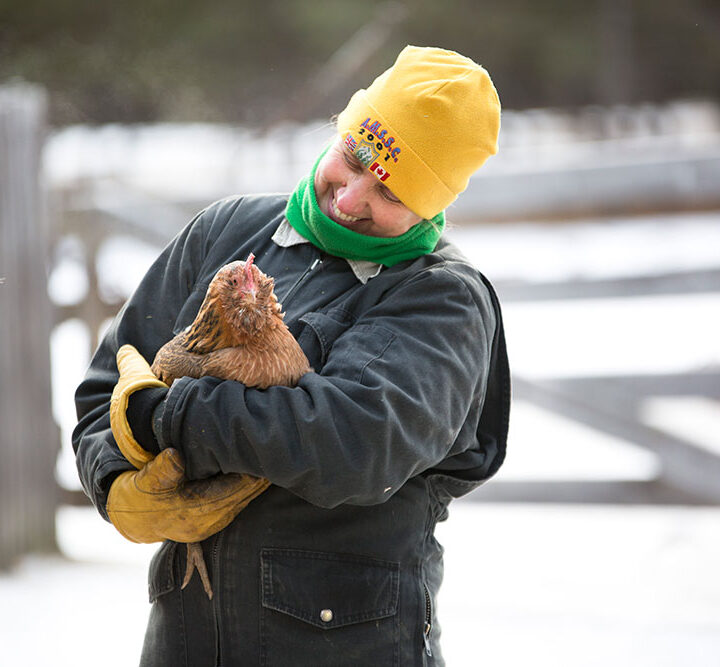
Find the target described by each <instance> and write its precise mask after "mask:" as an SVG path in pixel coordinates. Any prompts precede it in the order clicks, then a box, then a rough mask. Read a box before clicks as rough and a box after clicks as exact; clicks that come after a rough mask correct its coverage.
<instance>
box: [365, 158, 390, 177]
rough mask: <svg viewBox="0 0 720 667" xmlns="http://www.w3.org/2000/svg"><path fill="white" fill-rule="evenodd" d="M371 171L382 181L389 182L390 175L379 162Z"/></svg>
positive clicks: (371, 167) (375, 163)
mask: <svg viewBox="0 0 720 667" xmlns="http://www.w3.org/2000/svg"><path fill="white" fill-rule="evenodd" d="M370 171H372V172H373V173H374V174H375V176H377V177H378V178H379V179H380V180H381V181H387V179H388V178H390V174H389V173H388V172H387V170H386V169H383V168H382V167H381V166H380V165H379V164H378V163H377V162H373V163H372V165H371V166H370Z"/></svg>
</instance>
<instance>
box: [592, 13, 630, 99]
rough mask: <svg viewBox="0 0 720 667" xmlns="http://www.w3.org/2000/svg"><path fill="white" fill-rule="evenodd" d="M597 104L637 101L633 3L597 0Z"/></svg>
mask: <svg viewBox="0 0 720 667" xmlns="http://www.w3.org/2000/svg"><path fill="white" fill-rule="evenodd" d="M597 14H598V20H597V39H598V46H599V48H598V54H599V58H598V70H597V84H596V85H597V90H596V94H597V101H598V102H599V103H600V104H618V103H620V102H625V103H628V102H631V101H633V100H634V98H635V95H634V85H635V80H634V79H635V71H636V69H637V66H636V63H635V60H634V57H635V54H634V48H633V23H634V21H633V18H634V7H633V1H632V0H598V4H597Z"/></svg>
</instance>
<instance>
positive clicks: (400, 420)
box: [73, 47, 510, 667]
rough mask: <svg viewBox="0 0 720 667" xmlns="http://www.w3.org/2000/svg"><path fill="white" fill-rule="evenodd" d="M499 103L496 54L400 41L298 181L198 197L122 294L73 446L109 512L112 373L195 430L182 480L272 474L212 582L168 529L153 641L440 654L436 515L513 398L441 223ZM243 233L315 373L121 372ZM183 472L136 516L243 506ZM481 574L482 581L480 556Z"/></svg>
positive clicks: (334, 655) (185, 433) (349, 657)
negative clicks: (201, 201) (183, 487)
mask: <svg viewBox="0 0 720 667" xmlns="http://www.w3.org/2000/svg"><path fill="white" fill-rule="evenodd" d="M499 120H500V104H499V101H498V97H497V93H496V92H495V89H494V87H493V85H492V82H491V80H490V78H489V76H488V74H487V72H486V71H485V70H484V69H482V68H481V67H480V66H478V65H477V64H475V63H474V62H472V61H471V60H469V59H467V58H465V57H463V56H460V55H459V54H457V53H454V52H451V51H445V50H442V49H435V48H418V47H407V48H405V49H404V50H403V51H402V52H401V53H400V55H399V56H398V59H397V61H396V62H395V64H394V65H393V67H391V68H390V69H389V70H387V71H386V72H385V73H383V74H382V75H381V76H380V77H378V78H377V79H376V80H375V81H374V82H373V84H372V85H371V86H370V87H369V88H368V89H367V90H360V91H358V92H357V93H356V94H355V95H354V96H353V97H352V99H351V100H350V102H349V104H348V106H347V108H346V109H345V110H344V111H343V112H342V113H341V114H340V116H339V118H338V136H337V138H336V140H335V141H334V143H333V144H332V145H331V146H330V147H329V149H327V150H326V151H325V152H324V153H323V154H322V155H321V156H320V158H319V159H318V161H317V162H316V164H315V166H314V167H313V170H312V172H311V174H310V175H309V176H308V177H307V178H306V179H303V180H302V181H301V182H300V184H299V185H298V187H297V189H296V190H295V192H294V193H292V194H291V195H290V197H289V198H288V197H287V196H278V195H266V196H253V197H239V198H232V199H227V200H223V201H221V202H219V203H216V204H214V205H213V206H211V207H209V208H208V209H206V210H205V211H203V212H202V213H200V214H199V215H198V216H197V217H196V218H195V220H193V221H192V222H191V223H190V225H189V226H188V227H187V228H186V229H185V230H184V231H183V232H181V233H180V234H179V236H178V237H177V238H176V239H175V240H174V241H173V242H172V243H171V244H170V246H169V247H168V248H167V249H166V250H165V251H164V252H163V253H162V255H161V256H160V257H159V259H158V260H157V261H156V262H155V264H154V265H153V266H152V268H151V269H150V270H149V272H148V274H147V275H146V276H145V278H144V280H143V281H142V283H141V284H140V286H139V288H138V289H137V291H136V292H135V294H134V295H133V296H132V298H131V299H130V300H129V302H128V304H126V306H125V307H124V308H123V310H122V312H121V313H120V314H119V315H118V317H117V319H116V321H115V322H114V324H113V326H112V327H111V329H110V331H109V332H108V334H107V336H106V337H105V339H104V340H103V342H102V344H101V345H100V347H99V349H98V351H97V353H96V355H95V357H94V359H93V361H92V364H91V367H90V369H89V371H88V375H87V377H86V379H85V381H84V382H83V383H82V384H81V385H80V387H79V388H78V391H77V396H76V400H77V406H78V415H79V419H80V421H79V424H78V427H77V429H76V431H75V434H74V437H73V442H74V446H75V450H76V453H77V461H78V467H79V470H80V475H81V478H82V480H83V484H84V487H85V489H86V492H87V493H88V495H89V496H90V497H91V498H92V499H93V502H94V503H95V504H96V506H97V507H98V509H99V510H100V512H101V514H103V516H105V517H106V518H107V514H108V494H109V493H110V491H111V489H113V490H114V491H115V496H114V497H115V498H117V497H118V496H119V494H120V491H118V489H119V487H120V485H119V484H116V486H115V487H113V484H115V483H116V482H119V480H121V479H123V476H122V475H120V473H122V472H124V471H127V470H129V469H131V466H130V464H129V463H128V461H127V460H125V458H124V457H123V456H122V455H121V454H120V452H119V450H118V448H117V446H116V444H115V441H114V439H113V435H112V432H111V430H110V426H109V409H110V408H109V405H110V400H109V399H110V394H111V392H112V391H113V387H114V385H116V383H117V384H118V387H119V388H120V389H121V390H123V389H127V386H129V385H132V390H133V391H136V390H139V391H137V393H135V394H133V398H132V400H131V401H130V409H129V411H128V423H129V426H130V428H132V430H133V432H134V433H135V435H137V437H138V440H140V442H141V443H142V444H143V445H144V446H145V447H146V448H147V449H150V450H153V449H154V450H155V451H162V452H167V451H168V450H167V448H170V447H172V448H175V449H177V450H179V451H180V452H181V454H182V457H183V459H184V466H185V467H184V471H185V475H186V477H187V479H189V480H200V479H204V478H209V477H211V476H213V475H216V474H218V473H228V472H234V473H247V474H249V475H254V476H257V477H265V478H268V479H269V480H270V481H271V482H272V486H271V487H270V488H269V489H268V490H267V491H266V492H265V493H263V494H262V495H259V496H258V497H257V498H255V499H254V500H252V502H249V500H250V499H251V495H248V497H247V498H246V499H245V500H244V501H243V506H244V505H245V504H247V503H248V502H249V504H247V507H245V509H244V510H243V511H242V512H241V513H240V514H239V515H238V516H237V518H236V519H235V520H234V521H232V522H231V523H230V524H229V525H227V527H226V528H224V529H223V530H221V531H220V532H217V533H215V534H212V535H211V536H210V537H208V539H206V540H205V541H204V543H203V549H204V553H205V559H206V560H207V562H208V567H209V570H210V576H211V578H212V581H213V588H214V589H215V596H214V598H213V599H212V600H208V598H207V597H206V596H205V594H204V592H203V590H202V587H201V586H200V584H199V581H198V579H197V578H194V579H193V580H192V581H191V583H190V585H189V586H188V587H187V588H186V589H184V590H183V589H181V588H180V586H179V579H180V573H181V572H182V571H183V570H184V551H185V550H184V549H177V548H176V547H177V544H176V543H175V542H172V541H166V542H165V543H164V544H163V546H162V547H161V549H160V551H159V552H158V553H157V554H156V556H155V558H154V560H153V563H152V565H151V571H150V597H151V601H152V603H153V607H152V611H151V615H150V621H149V625H148V630H147V635H146V639H145V646H144V650H143V658H142V664H144V665H255V664H264V665H293V666H295V665H312V666H313V667H317V666H318V665H333V666H337V665H371V664H378V665H402V666H406V665H423V664H432V665H442V664H443V661H442V658H441V654H440V648H439V643H438V640H439V628H438V625H437V621H436V618H435V614H434V601H435V597H436V595H437V592H438V588H439V586H440V582H441V579H442V549H441V547H440V545H439V544H438V543H437V542H436V541H435V539H434V536H433V532H434V527H435V524H436V522H437V521H439V520H443V519H444V518H445V517H446V516H447V506H448V504H449V502H450V500H451V499H452V498H453V497H458V496H461V495H463V494H465V493H467V492H469V491H470V490H472V489H473V488H475V487H476V486H477V485H479V484H480V483H482V482H483V481H484V480H486V479H488V478H489V477H490V476H492V475H493V474H494V473H495V472H496V471H497V469H498V468H499V466H500V465H501V463H502V460H503V457H504V452H505V438H506V433H507V420H508V411H509V398H510V387H509V375H508V368H507V359H506V354H505V344H504V339H503V331H502V323H501V317H500V309H499V306H498V303H497V300H496V298H495V295H494V292H493V290H492V288H491V286H490V285H489V283H488V282H487V281H486V279H485V278H484V277H483V276H482V275H480V274H479V273H478V272H477V271H476V270H475V269H474V268H473V267H472V266H471V265H470V264H469V262H468V261H467V260H466V259H465V258H464V257H463V256H462V255H461V254H460V252H459V251H458V250H457V249H456V248H454V247H453V246H452V245H451V244H450V243H448V242H447V241H446V240H444V239H443V238H442V237H441V232H442V230H443V227H444V224H445V217H444V213H443V211H444V209H445V208H446V207H447V206H448V205H449V204H451V203H452V202H453V201H454V199H455V198H456V197H457V195H458V194H459V193H460V192H461V191H462V190H464V189H465V187H466V186H467V182H468V179H469V177H470V176H471V174H472V173H473V172H474V171H475V170H476V169H477V168H479V167H480V166H481V165H482V164H483V163H484V161H485V160H486V159H487V157H488V156H489V155H491V154H493V153H495V152H496V146H497V143H496V142H497V134H498V130H499ZM250 252H253V253H254V254H255V256H256V262H257V264H258V266H259V267H260V268H262V270H263V271H264V272H266V273H267V274H269V275H272V276H274V277H275V281H276V294H277V295H278V298H279V301H280V302H281V303H282V305H283V308H284V311H285V321H286V323H287V324H288V326H289V327H290V330H291V331H292V333H293V335H294V336H295V337H296V338H297V340H298V342H299V343H300V345H301V347H302V349H303V350H304V352H305V354H306V355H307V357H308V358H309V360H310V363H311V365H312V367H313V368H314V370H315V372H314V373H309V374H307V375H305V376H303V378H301V380H300V382H299V384H298V386H297V387H294V388H288V387H270V388H269V389H267V390H264V391H260V390H256V389H251V388H247V387H245V386H244V385H243V384H241V383H238V382H232V381H220V380H218V379H216V378H210V377H206V378H201V379H191V378H181V379H180V380H177V381H176V382H175V383H174V384H173V385H172V387H171V388H170V389H169V390H168V389H166V388H159V387H153V386H152V385H153V384H154V383H153V381H152V380H151V379H147V380H143V379H142V377H141V376H142V373H140V375H138V376H135V375H133V374H132V373H125V372H124V374H123V376H122V377H120V379H119V381H118V372H117V369H116V367H115V355H116V352H117V350H118V349H119V348H120V347H121V345H123V344H125V343H131V344H132V345H134V346H135V347H136V348H137V349H138V350H139V353H140V354H141V355H142V356H144V357H145V358H146V359H152V358H153V356H154V354H155V352H156V351H157V350H158V348H159V347H160V346H161V345H163V344H164V343H165V342H166V341H167V340H169V339H170V338H172V336H173V335H174V334H176V333H178V332H179V331H181V330H182V329H183V328H185V327H186V326H188V325H189V324H190V322H192V320H193V318H194V316H195V314H196V313H197V310H198V308H199V306H200V302H201V301H202V298H203V295H204V293H205V290H206V288H207V286H208V283H209V281H210V279H211V278H212V276H213V275H214V273H215V272H216V271H217V269H218V268H219V267H220V266H222V265H224V264H226V263H227V262H230V261H232V260H235V259H244V258H245V257H247V256H248V254H249V253H250ZM134 361H138V362H140V363H141V362H142V360H141V359H139V358H138V359H136V360H134ZM138 378H140V379H138ZM133 383H134V384H133ZM116 391H117V390H116ZM121 393H122V391H121ZM128 393H129V392H128V391H125V394H128ZM124 405H125V404H121V408H120V412H121V413H122V414H123V418H124V415H125V410H124ZM115 410H116V412H117V410H118V408H117V406H116V407H115ZM151 441H152V442H151ZM170 451H171V450H170ZM150 458H152V456H151V455H149V456H148V459H150ZM174 463H177V462H174ZM166 464H168V461H167V460H165V459H163V454H161V455H159V456H158V457H157V458H156V459H154V460H152V461H151V462H150V463H148V464H147V466H146V469H145V472H146V473H147V474H146V478H145V479H146V481H147V479H151V480H153V483H154V484H158V485H159V487H162V485H163V482H162V480H163V475H164V474H166V473H167V469H162V466H164V465H166ZM141 465H142V464H141ZM152 466H155V467H154V468H152V469H151V467H152ZM175 472H177V470H176V471H175ZM134 474H135V473H133V475H134ZM139 474H141V475H142V474H143V473H139ZM173 474H174V473H173ZM171 476H172V475H171ZM158 480H159V481H158ZM171 487H172V485H170V486H167V489H169V490H168V491H167V492H166V493H165V495H164V496H163V498H164V500H163V502H165V503H166V504H165V505H163V506H162V507H158V506H156V505H153V504H152V503H153V502H155V496H154V495H153V493H150V494H147V496H143V497H140V496H138V495H137V493H138V491H137V488H138V485H134V486H133V487H132V489H130V490H127V494H129V495H127V494H126V495H124V496H123V502H124V503H125V504H126V509H127V510H128V512H129V513H128V516H131V517H132V518H133V519H132V520H133V521H135V520H136V519H135V517H140V518H138V519H137V522H138V525H140V524H142V530H140V533H141V534H142V535H143V536H142V537H139V538H138V537H137V535H135V536H131V538H132V539H136V540H138V541H155V540H157V541H161V540H163V539H166V538H173V537H176V535H178V534H179V533H178V532H177V531H176V530H175V529H176V528H177V525H178V523H183V521H184V524H183V526H184V527H187V526H188V525H189V526H190V528H189V529H188V530H189V533H188V535H187V539H185V540H184V541H193V540H196V539H202V538H205V537H207V536H208V535H210V534H211V533H212V532H214V530H216V529H217V528H218V526H223V525H225V524H227V523H228V521H229V520H230V519H227V520H223V517H225V514H223V513H224V512H225V513H227V512H228V511H231V512H232V516H234V515H235V513H236V512H237V509H239V507H240V505H238V506H236V507H234V508H232V510H227V507H226V506H225V505H224V504H223V503H224V501H225V499H226V495H227V494H226V495H223V493H222V492H215V491H213V490H212V488H211V487H203V488H204V490H202V489H200V490H197V489H196V491H197V493H196V494H195V496H194V498H193V503H189V501H188V500H187V499H188V497H189V496H191V495H193V494H188V493H185V494H182V493H180V492H179V491H176V490H175V488H174V487H172V488H171ZM123 493H125V491H123ZM133 493H134V494H136V495H135V496H134V495H133ZM203 493H205V494H206V495H205V496H203V495H202V494H203ZM110 495H111V497H112V495H113V494H112V493H111V494H110ZM198 498H200V500H201V502H199V503H198V502H197V499H198ZM204 503H205V504H204ZM190 504H192V507H190ZM203 504H204V506H203ZM112 505H113V503H112V502H111V503H110V510H111V514H112V513H113V507H112ZM115 505H116V508H115V509H117V505H118V501H116V502H115ZM198 506H200V507H201V510H199V511H196V510H197V507H198ZM128 508H129V509H128ZM136 510H137V511H136ZM185 510H187V512H186V511H185ZM144 516H152V519H151V520H145V522H144V523H143V519H142V517H144ZM188 517H189V519H188ZM203 517H205V518H206V525H204V526H202V528H198V529H197V532H193V530H194V529H193V526H194V525H195V522H198V525H199V524H200V523H202V521H203ZM207 517H210V518H207ZM218 517H219V518H218ZM216 519H218V521H216ZM208 525H211V526H212V527H211V528H209V529H208ZM121 530H123V532H124V534H126V533H127V531H125V530H124V529H121ZM143 530H145V531H146V532H145V533H143ZM140 533H138V534H140ZM176 539H179V538H177V537H176ZM468 578H469V583H471V584H478V585H479V584H480V579H479V572H469V573H468Z"/></svg>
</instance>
